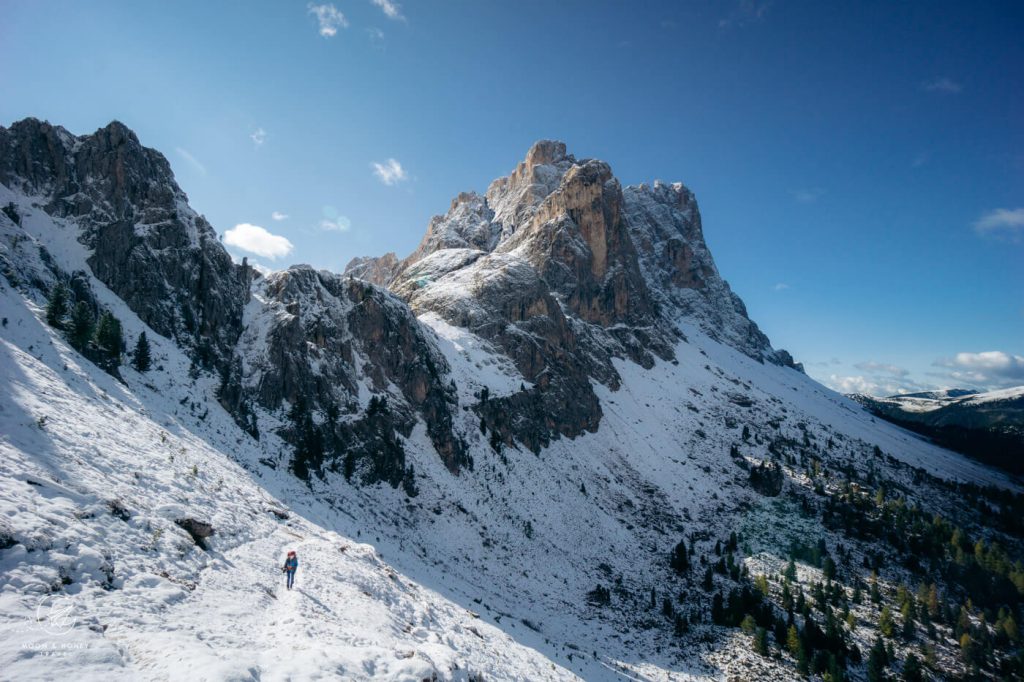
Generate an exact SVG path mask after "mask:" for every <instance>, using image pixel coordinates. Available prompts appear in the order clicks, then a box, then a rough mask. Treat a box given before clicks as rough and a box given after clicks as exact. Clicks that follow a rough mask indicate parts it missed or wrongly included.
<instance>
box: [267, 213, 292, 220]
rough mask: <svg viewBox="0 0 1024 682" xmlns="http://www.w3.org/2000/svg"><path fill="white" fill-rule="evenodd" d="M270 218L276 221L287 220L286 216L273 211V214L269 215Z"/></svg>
mask: <svg viewBox="0 0 1024 682" xmlns="http://www.w3.org/2000/svg"><path fill="white" fill-rule="evenodd" d="M270 217H271V218H273V219H274V220H277V221H281V220H288V214H287V213H281V212H280V211H274V212H273V213H271V214H270Z"/></svg>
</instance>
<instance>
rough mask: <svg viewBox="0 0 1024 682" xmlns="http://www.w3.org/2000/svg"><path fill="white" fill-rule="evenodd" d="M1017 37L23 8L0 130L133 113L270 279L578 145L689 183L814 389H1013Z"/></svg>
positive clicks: (877, 11) (631, 20)
mask: <svg viewBox="0 0 1024 682" xmlns="http://www.w3.org/2000/svg"><path fill="white" fill-rule="evenodd" d="M1022 35H1024V5H1021V3H1019V2H1004V3H1001V2H980V3H971V2H960V3H946V2H923V1H922V2H855V3H820V2H810V1H808V2H793V1H789V0H774V1H772V2H758V1H755V0H742V1H737V0H723V1H721V2H718V1H711V0H704V1H694V2H667V3H663V4H658V3H655V2H645V3H627V2H616V3H612V2H609V3H597V2H568V1H567V2H558V3H548V2H509V3H498V2H469V1H466V2H460V1H457V0H446V1H445V2H414V1H413V0H407V1H406V2H402V3H395V2H391V0H376V1H374V0H335V2H334V3H333V4H330V3H327V4H320V3H315V4H308V3H304V2H267V3H258V2H245V3H243V2H216V3H207V2H184V3H174V4H173V5H172V4H170V3H161V2H138V3H123V2H103V1H100V0H98V1H94V2H89V3H81V2H67V3H61V2H42V1H39V2H15V1H8V2H5V3H4V4H3V6H2V9H0V93H2V95H0V125H8V124H10V123H11V122H12V121H15V120H18V119H20V118H23V117H25V116H36V117H39V118H45V119H48V120H50V121H51V122H54V123H59V124H61V125H63V126H65V127H66V128H68V129H69V130H71V131H72V132H74V133H77V134H83V133H88V132H92V131H93V130H95V129H96V128H98V127H100V126H102V125H105V124H106V123H107V122H109V121H110V120H111V119H118V120H121V121H123V122H124V123H126V124H127V125H129V126H130V127H131V128H133V129H134V130H135V131H136V132H137V133H138V135H139V137H140V138H141V140H142V141H143V143H144V144H146V145H147V146H151V147H155V148H157V149H159V150H161V151H162V152H163V153H164V154H165V155H166V156H167V157H168V159H169V160H170V162H171V164H172V166H173V168H174V171H175V173H176V175H177V178H178V181H179V183H180V184H181V185H182V187H183V188H184V189H185V191H186V192H187V193H188V194H189V197H190V200H191V202H192V205H193V207H194V208H196V209H197V210H198V211H200V212H202V213H204V214H205V215H206V216H207V218H209V220H210V221H211V223H212V224H213V225H214V226H215V227H216V228H217V230H218V231H219V232H221V233H222V234H223V233H225V232H227V231H228V230H232V229H233V228H235V226H236V225H248V226H256V227H260V228H262V229H263V230H264V231H265V232H266V234H264V232H261V231H259V230H255V229H253V227H244V228H242V229H240V230H238V231H236V232H234V233H233V234H234V235H235V239H234V240H233V241H235V242H237V243H242V244H246V245H247V246H249V247H250V248H254V249H256V250H258V251H262V252H263V253H264V254H266V255H264V256H252V254H250V257H252V258H253V259H254V260H256V261H259V262H262V263H264V264H266V265H268V266H271V267H281V266H283V265H286V264H289V263H293V262H306V263H311V264H313V265H316V266H320V267H325V268H329V269H332V270H340V269H342V268H343V267H344V265H345V263H347V262H348V260H349V259H350V258H352V257H353V256H357V255H371V254H380V253H384V252H386V251H395V252H397V253H398V254H399V255H400V256H404V255H406V254H408V253H409V252H411V251H412V250H413V249H414V248H415V246H416V244H417V243H418V241H419V239H420V237H421V236H422V234H423V232H424V230H425V228H426V225H427V222H428V220H429V218H430V216H431V215H434V214H436V213H443V212H444V211H445V210H446V209H447V206H448V203H449V201H450V200H451V198H452V197H453V196H455V195H456V194H457V193H458V192H459V191H463V190H470V189H475V190H478V191H482V190H483V189H485V188H486V186H487V184H488V183H489V182H490V180H491V179H493V178H495V177H498V176H499V175H502V174H505V173H507V172H508V171H509V170H511V169H512V168H513V167H514V165H515V163H516V162H517V161H519V160H520V159H521V158H522V157H523V155H524V154H525V152H526V150H527V149H528V148H529V146H530V144H531V143H532V142H534V141H535V140H537V139H541V138H557V139H562V140H565V141H566V142H567V143H568V145H569V148H570V150H571V151H572V152H573V153H575V154H576V155H577V156H579V157H597V158H602V159H605V160H607V161H608V162H609V163H611V165H612V168H613V170H614V171H615V172H616V174H617V175H618V177H619V178H620V179H621V180H622V181H623V182H624V183H626V184H631V183H637V182H644V181H650V180H653V179H655V178H660V179H664V180H668V181H675V180H680V181H682V182H684V183H686V184H687V185H688V186H689V187H691V188H692V189H693V190H694V191H695V192H696V193H697V198H698V201H699V203H700V205H701V209H702V213H703V217H704V228H705V236H706V238H707V241H708V243H709V245H710V246H711V249H712V252H713V253H714V255H715V258H716V260H717V262H718V266H719V269H720V270H721V271H722V273H723V275H724V276H725V277H726V278H727V279H728V280H729V281H730V283H731V284H732V286H733V288H734V289H735V290H736V291H737V292H738V293H739V294H740V296H741V297H742V298H743V299H744V301H745V302H746V303H747V306H748V308H749V311H750V314H751V316H752V317H753V318H754V319H755V320H756V321H757V322H758V323H759V324H760V325H761V326H762V328H763V329H764V330H765V331H766V332H767V333H768V335H769V337H770V338H771V339H772V341H773V343H774V344H775V345H776V346H777V347H785V348H787V349H790V350H791V351H792V352H793V354H794V355H795V356H796V357H797V359H798V360H802V361H803V362H804V363H805V364H806V366H807V369H808V372H809V373H810V374H811V375H812V376H814V377H816V378H819V379H820V380H822V381H824V382H825V383H828V384H829V385H832V386H833V387H837V388H840V389H843V390H866V391H872V392H876V393H886V392H894V391H896V390H900V389H903V390H908V389H914V388H918V387H930V386H951V385H968V386H974V387H997V386H1006V385H1012V384H1024V40H1022V39H1021V36H1022ZM282 216H285V217H282ZM275 217H277V218H281V219H279V220H278V219H275ZM275 237H278V239H275ZM285 240H286V241H285ZM289 246H290V248H289ZM230 248H231V249H232V250H233V251H234V252H235V253H236V254H238V255H242V254H243V253H244V251H242V250H241V249H240V248H239V247H238V246H231V247H230ZM285 251H287V253H285ZM274 254H276V255H277V256H276V258H271V257H269V256H270V255H274Z"/></svg>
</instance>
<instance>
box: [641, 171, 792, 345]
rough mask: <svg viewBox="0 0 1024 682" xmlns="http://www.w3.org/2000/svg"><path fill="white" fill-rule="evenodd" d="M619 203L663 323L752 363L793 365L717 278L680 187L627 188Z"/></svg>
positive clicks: (690, 200)
mask: <svg viewBox="0 0 1024 682" xmlns="http://www.w3.org/2000/svg"><path fill="white" fill-rule="evenodd" d="M623 197H624V201H625V214H626V223H627V225H628V226H629V232H630V235H631V237H632V240H633V243H634V244H635V245H636V249H637V252H638V253H639V260H640V266H641V268H642V270H643V274H644V278H645V280H646V281H647V283H648V284H649V286H650V290H651V292H652V293H653V296H654V297H655V298H656V299H657V301H658V303H659V304H660V305H661V309H662V312H663V314H664V315H665V316H666V317H667V318H669V319H673V320H679V319H686V320H689V321H692V322H694V323H696V324H697V325H699V326H700V327H701V328H702V329H703V330H704V331H705V332H707V333H708V334H709V335H710V336H711V337H712V338H715V339H718V340H719V341H721V342H722V343H726V344H728V345H731V346H733V347H734V348H737V349H738V350H740V351H742V352H743V353H745V354H747V355H749V356H751V357H753V358H757V359H759V360H767V361H769V362H774V363H775V364H788V365H792V357H790V356H789V354H788V353H786V354H785V355H781V354H779V353H777V352H776V351H774V350H773V349H772V347H771V343H770V342H769V341H768V337H766V336H765V335H764V334H763V333H762V332H761V330H760V329H759V328H758V327H757V325H756V324H755V323H754V322H753V321H752V320H750V318H749V317H747V309H746V307H745V306H744V305H743V301H741V300H740V298H739V296H737V295H736V294H735V293H733V291H732V289H730V288H729V284H728V283H727V282H726V281H725V280H724V279H722V277H721V276H720V275H719V274H718V269H717V268H716V267H715V262H714V259H713V258H712V257H711V252H710V251H709V250H708V247H707V244H705V242H704V233H703V231H702V229H701V220H700V211H699V210H698V208H697V200H696V198H694V196H693V192H691V191H690V190H688V189H687V188H686V187H684V186H683V185H682V184H680V183H674V184H670V185H669V184H665V183H662V182H655V183H654V185H653V186H650V185H637V186H632V187H627V188H626V189H625V190H624V191H623ZM787 358H788V362H787V361H786V359H787Z"/></svg>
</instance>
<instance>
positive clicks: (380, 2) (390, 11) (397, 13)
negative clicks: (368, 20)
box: [370, 0, 405, 21]
mask: <svg viewBox="0 0 1024 682" xmlns="http://www.w3.org/2000/svg"><path fill="white" fill-rule="evenodd" d="M370 2H372V3H373V4H374V5H376V6H377V7H380V9H381V11H382V12H384V14H385V15H387V18H388V19H394V20H395V21H405V15H403V14H402V6H401V5H399V4H398V3H396V2H392V1H391V0H370Z"/></svg>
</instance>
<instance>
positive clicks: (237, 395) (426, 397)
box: [231, 265, 466, 471]
mask: <svg viewBox="0 0 1024 682" xmlns="http://www.w3.org/2000/svg"><path fill="white" fill-rule="evenodd" d="M257 292H258V294H259V298H260V299H261V300H262V301H263V305H260V306H252V307H250V313H249V315H247V317H246V320H245V322H246V331H245V333H244V334H243V335H242V337H241V339H240V341H239V346H238V358H240V365H239V366H238V368H237V377H238V380H237V381H235V382H231V383H233V384H236V385H237V388H236V390H234V391H233V392H232V396H233V401H234V402H235V403H236V404H237V405H238V406H239V407H240V406H241V405H243V404H244V402H245V401H247V400H251V401H253V402H255V403H258V404H259V405H261V406H263V407H264V408H267V409H270V410H276V409H278V408H280V407H282V406H283V405H284V402H285V401H287V403H288V405H290V406H293V405H295V404H296V403H297V402H299V401H300V400H304V401H305V402H306V404H307V406H308V408H309V409H312V410H319V411H320V412H321V413H322V414H324V415H328V414H336V415H338V416H340V417H345V416H358V415H360V414H361V413H362V412H364V408H363V406H362V404H361V400H360V398H361V395H360V392H361V383H363V384H368V386H367V388H369V389H370V391H371V392H373V393H379V394H384V395H387V394H388V393H389V391H390V390H392V387H394V389H396V390H397V392H398V393H397V395H392V400H391V405H392V406H393V407H391V408H390V411H391V412H392V413H393V414H394V420H393V421H394V424H395V425H396V428H398V430H399V431H400V432H401V433H402V434H403V435H405V436H408V435H409V434H410V433H411V431H412V427H413V425H414V424H415V418H416V416H417V414H418V415H420V416H422V418H423V420H424V421H425V422H426V425H427V432H428V434H429V435H430V437H431V440H432V441H433V443H434V446H435V448H436V449H437V451H438V454H439V455H440V456H441V458H442V459H443V460H444V462H445V464H446V465H447V466H448V467H449V469H451V470H452V471H458V470H459V468H460V467H461V466H463V465H464V464H465V463H466V462H465V459H464V457H465V455H464V447H463V446H462V443H461V442H460V441H459V439H458V438H457V436H456V435H455V433H454V432H453V430H452V416H451V414H452V411H453V409H454V405H455V403H456V402H457V400H456V397H455V391H454V388H453V387H452V386H451V385H450V380H447V381H446V378H445V375H446V374H447V373H448V371H449V369H448V366H447V363H446V362H445V359H444V357H443V356H442V355H441V354H440V353H439V352H438V351H437V349H436V348H435V347H434V346H433V345H432V343H431V342H430V341H429V340H428V339H427V337H426V336H425V335H424V331H423V328H422V327H421V325H420V324H419V322H418V321H417V320H416V318H415V317H414V316H413V315H412V313H411V311H410V310H409V308H408V307H407V306H406V305H405V304H404V303H402V302H401V301H400V300H398V299H397V298H396V297H395V296H393V295H392V294H390V293H388V292H387V291H386V290H384V289H381V288H379V287H377V286H375V285H372V284H370V283H368V282H364V281H362V280H358V279H354V278H350V277H343V276H341V275H337V274H333V273H330V272H326V271H316V270H313V269H312V268H310V267H309V266H304V265H300V266H293V267H291V268H289V269H288V270H284V271H282V272H276V273H273V274H271V275H270V276H268V277H267V278H266V280H265V281H263V282H261V283H260V284H259V285H258V288H257ZM331 421H336V419H332V420H331ZM343 421H344V420H343ZM343 421H342V422H338V424H342V423H343ZM331 426H332V427H333V426H336V425H331ZM349 445H351V442H349V443H348V445H346V446H345V448H344V449H343V450H342V451H340V452H335V453H327V454H329V455H330V454H333V455H336V456H339V457H340V456H344V455H346V454H347V453H348V452H349V450H350V448H349Z"/></svg>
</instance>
